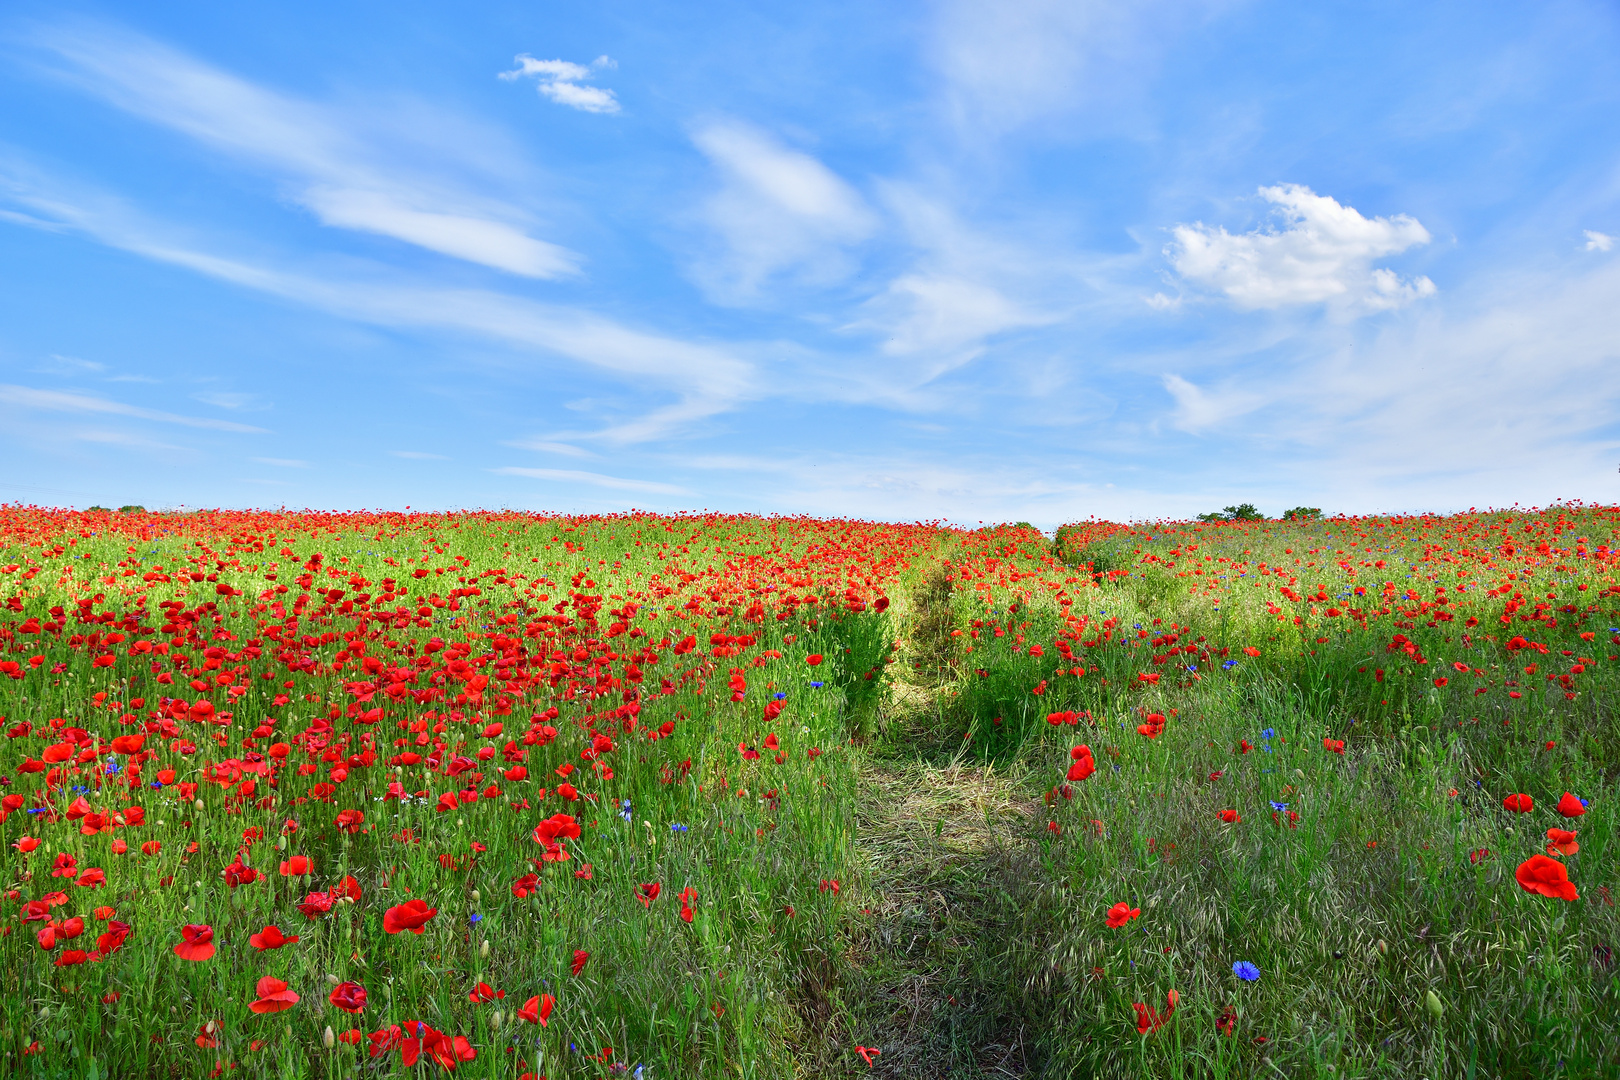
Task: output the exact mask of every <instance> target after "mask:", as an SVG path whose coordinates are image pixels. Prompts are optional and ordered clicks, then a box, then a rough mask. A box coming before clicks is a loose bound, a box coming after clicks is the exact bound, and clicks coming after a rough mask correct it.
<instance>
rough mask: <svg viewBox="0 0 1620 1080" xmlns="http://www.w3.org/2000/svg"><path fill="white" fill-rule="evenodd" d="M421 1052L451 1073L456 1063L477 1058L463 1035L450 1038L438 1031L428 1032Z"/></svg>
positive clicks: (475, 1052) (476, 1053)
mask: <svg viewBox="0 0 1620 1080" xmlns="http://www.w3.org/2000/svg"><path fill="white" fill-rule="evenodd" d="M422 1051H423V1052H424V1053H426V1054H427V1055H428V1056H429V1057H431V1058H433V1060H434V1061H437V1062H438V1063H439V1064H440V1065H443V1066H444V1067H445V1068H446V1069H449V1070H450V1071H451V1072H454V1071H455V1068H456V1062H458V1061H472V1060H474V1059H475V1058H477V1057H478V1051H476V1050H474V1049H473V1047H472V1044H471V1043H469V1042H468V1041H467V1037H466V1036H465V1035H457V1036H456V1037H455V1038H451V1037H450V1036H448V1035H446V1034H444V1033H443V1032H438V1031H429V1033H428V1036H427V1037H425V1038H423V1040H422Z"/></svg>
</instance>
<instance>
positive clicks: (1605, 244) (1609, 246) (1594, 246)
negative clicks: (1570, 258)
mask: <svg viewBox="0 0 1620 1080" xmlns="http://www.w3.org/2000/svg"><path fill="white" fill-rule="evenodd" d="M1613 248H1614V237H1612V236H1610V235H1608V234H1607V233H1600V232H1594V231H1593V230H1591V229H1587V230H1586V250H1587V251H1611V250H1613Z"/></svg>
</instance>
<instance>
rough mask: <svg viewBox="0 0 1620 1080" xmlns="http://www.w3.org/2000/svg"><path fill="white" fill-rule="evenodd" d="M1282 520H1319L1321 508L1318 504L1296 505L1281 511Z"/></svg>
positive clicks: (1320, 518)
mask: <svg viewBox="0 0 1620 1080" xmlns="http://www.w3.org/2000/svg"><path fill="white" fill-rule="evenodd" d="M1282 519H1283V520H1284V521H1320V520H1322V508H1321V507H1319V506H1296V507H1294V508H1293V509H1292V510H1286V511H1284V512H1283V516H1282Z"/></svg>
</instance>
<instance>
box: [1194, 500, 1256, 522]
mask: <svg viewBox="0 0 1620 1080" xmlns="http://www.w3.org/2000/svg"><path fill="white" fill-rule="evenodd" d="M1198 520H1199V521H1264V520H1266V515H1264V514H1262V513H1261V512H1260V511H1259V510H1256V509H1255V507H1254V504H1253V503H1239V504H1238V505H1237V506H1228V507H1226V508H1225V509H1224V510H1222V511H1221V512H1219V513H1214V512H1211V513H1208V514H1199V515H1198Z"/></svg>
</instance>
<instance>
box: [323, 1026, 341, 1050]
mask: <svg viewBox="0 0 1620 1080" xmlns="http://www.w3.org/2000/svg"><path fill="white" fill-rule="evenodd" d="M336 1044H337V1036H336V1035H334V1034H332V1025H331V1024H327V1025H326V1030H325V1031H323V1032H321V1045H322V1046H324V1047H326V1048H327V1049H328V1050H330V1049H332V1047H333V1046H335V1045H336Z"/></svg>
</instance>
